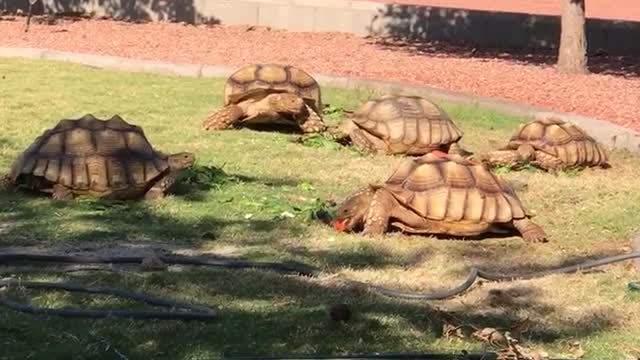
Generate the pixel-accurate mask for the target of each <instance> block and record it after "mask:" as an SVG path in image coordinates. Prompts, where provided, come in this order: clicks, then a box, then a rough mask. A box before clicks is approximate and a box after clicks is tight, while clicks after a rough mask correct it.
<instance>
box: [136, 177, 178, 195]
mask: <svg viewBox="0 0 640 360" xmlns="http://www.w3.org/2000/svg"><path fill="white" fill-rule="evenodd" d="M177 180H178V173H177V172H173V173H169V174H167V175H166V176H164V177H163V178H161V179H160V180H158V181H157V182H156V183H155V184H154V185H153V186H152V187H151V189H149V190H148V191H147V193H146V194H145V195H144V198H145V199H146V200H155V199H161V198H163V197H165V196H166V195H167V194H169V193H171V192H173V189H174V188H175V185H176V181H177Z"/></svg>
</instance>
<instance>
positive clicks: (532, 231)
mask: <svg viewBox="0 0 640 360" xmlns="http://www.w3.org/2000/svg"><path fill="white" fill-rule="evenodd" d="M513 226H514V227H515V228H516V229H517V230H518V231H519V232H520V234H521V235H522V238H523V239H525V240H526V241H528V242H532V243H537V242H547V241H548V239H547V234H546V233H545V232H544V230H543V229H542V228H541V227H540V226H539V225H538V224H535V223H534V222H533V221H531V220H529V219H527V218H524V219H518V220H513Z"/></svg>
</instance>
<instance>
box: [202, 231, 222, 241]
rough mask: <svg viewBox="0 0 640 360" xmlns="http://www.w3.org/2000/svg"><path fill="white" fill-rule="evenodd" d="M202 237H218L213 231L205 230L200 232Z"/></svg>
mask: <svg viewBox="0 0 640 360" xmlns="http://www.w3.org/2000/svg"><path fill="white" fill-rule="evenodd" d="M202 238H203V239H205V240H216V239H217V238H218V237H217V236H216V233H214V232H213V231H207V232H206V233H204V234H202Z"/></svg>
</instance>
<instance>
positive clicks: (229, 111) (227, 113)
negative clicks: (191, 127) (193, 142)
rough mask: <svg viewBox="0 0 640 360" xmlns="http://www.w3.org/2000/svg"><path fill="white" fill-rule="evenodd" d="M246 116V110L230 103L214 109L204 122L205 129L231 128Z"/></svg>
mask: <svg viewBox="0 0 640 360" xmlns="http://www.w3.org/2000/svg"><path fill="white" fill-rule="evenodd" d="M244 116H245V111H244V110H243V109H242V107H240V106H238V105H228V106H225V107H223V108H222V109H220V110H217V111H214V112H212V113H211V114H209V116H207V118H206V119H205V120H204V122H203V123H202V127H203V128H204V129H205V130H207V131H208V130H224V129H231V128H233V127H234V125H236V124H237V123H238V122H239V121H240V119H242V118H243V117H244Z"/></svg>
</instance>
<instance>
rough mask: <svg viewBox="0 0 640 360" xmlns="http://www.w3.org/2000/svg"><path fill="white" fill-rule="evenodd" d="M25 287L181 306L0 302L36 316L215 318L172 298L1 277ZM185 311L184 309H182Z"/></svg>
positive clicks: (0, 299)
mask: <svg viewBox="0 0 640 360" xmlns="http://www.w3.org/2000/svg"><path fill="white" fill-rule="evenodd" d="M10 286H15V287H24V288H28V289H46V290H63V291H71V292H84V293H90V294H105V295H113V296H118V297H122V298H127V299H132V300H137V301H141V302H144V303H147V304H149V305H156V306H162V307H167V308H175V309H182V311H122V310H76V309H50V308H39V307H34V306H31V305H25V304H20V303H16V302H13V301H10V300H7V299H5V298H3V297H2V296H0V304H2V305H4V306H6V307H8V308H10V309H12V310H15V311H18V312H23V313H28V314H35V315H59V316H62V317H68V318H106V317H118V318H129V319H174V320H210V319H213V318H215V316H216V314H215V311H214V310H212V309H210V308H208V307H206V306H198V305H190V304H185V303H180V302H175V301H171V300H165V299H161V298H157V297H153V296H150V295H147V294H142V293H134V292H128V291H123V290H117V289H106V288H96V287H85V286H80V285H72V284H61V283H48V282H36V281H21V280H0V287H10ZM185 310H186V311H185Z"/></svg>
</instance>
